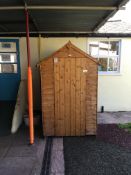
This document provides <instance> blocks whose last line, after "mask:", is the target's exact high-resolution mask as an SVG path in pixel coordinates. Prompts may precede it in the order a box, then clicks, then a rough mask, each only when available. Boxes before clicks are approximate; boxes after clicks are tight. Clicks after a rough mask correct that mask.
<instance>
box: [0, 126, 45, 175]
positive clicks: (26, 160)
mask: <svg viewBox="0 0 131 175" xmlns="http://www.w3.org/2000/svg"><path fill="white" fill-rule="evenodd" d="M35 135H36V137H35V144H34V145H32V146H30V145H29V131H28V128H25V127H23V128H21V129H20V130H19V131H18V132H17V133H16V134H14V135H9V136H4V137H0V175H23V174H24V175H40V172H41V166H42V161H43V154H44V147H45V140H44V139H43V138H42V137H40V136H39V134H38V133H35Z"/></svg>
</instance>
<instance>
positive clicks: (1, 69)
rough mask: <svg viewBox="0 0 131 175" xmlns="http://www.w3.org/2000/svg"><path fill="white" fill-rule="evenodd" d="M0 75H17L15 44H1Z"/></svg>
mask: <svg viewBox="0 0 131 175" xmlns="http://www.w3.org/2000/svg"><path fill="white" fill-rule="evenodd" d="M0 73H17V51H16V43H15V42H0Z"/></svg>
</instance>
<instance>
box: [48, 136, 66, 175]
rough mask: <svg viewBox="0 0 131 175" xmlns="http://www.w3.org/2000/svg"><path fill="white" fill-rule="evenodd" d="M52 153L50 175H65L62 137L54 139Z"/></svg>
mask: <svg viewBox="0 0 131 175" xmlns="http://www.w3.org/2000/svg"><path fill="white" fill-rule="evenodd" d="M51 153H52V154H51V169H50V175H64V172H65V167H64V153H63V138H62V137H56V138H54V139H53V147H52V152H51Z"/></svg>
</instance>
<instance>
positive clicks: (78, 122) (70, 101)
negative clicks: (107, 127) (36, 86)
mask: <svg viewBox="0 0 131 175" xmlns="http://www.w3.org/2000/svg"><path fill="white" fill-rule="evenodd" d="M39 65H40V73H41V95H42V115H43V117H42V118H43V132H44V135H45V136H84V135H87V134H96V114H97V76H98V75H97V62H96V61H95V60H94V59H93V58H92V57H90V56H89V55H87V54H85V53H84V52H82V51H81V50H80V49H78V48H76V47H75V46H74V45H73V44H71V43H70V42H69V43H67V44H66V45H65V46H64V47H63V48H62V49H60V50H59V51H57V52H55V53H54V54H53V55H52V56H51V57H49V58H47V59H43V60H42V61H41V62H40V64H39Z"/></svg>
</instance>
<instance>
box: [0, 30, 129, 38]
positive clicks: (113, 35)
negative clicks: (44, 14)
mask: <svg viewBox="0 0 131 175" xmlns="http://www.w3.org/2000/svg"><path fill="white" fill-rule="evenodd" d="M40 33H41V36H42V37H102V38H103V37H105V38H117V37H118V38H120V37H124V38H125V37H128V38H129V37H130V38H131V33H91V32H89V33H88V32H82V33H75V32H72V33H50V32H48V33H46V32H40ZM0 36H1V37H4V36H6V37H7V36H12V37H23V36H26V33H25V32H0ZM30 36H31V37H39V34H38V32H35V31H34V32H30Z"/></svg>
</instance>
